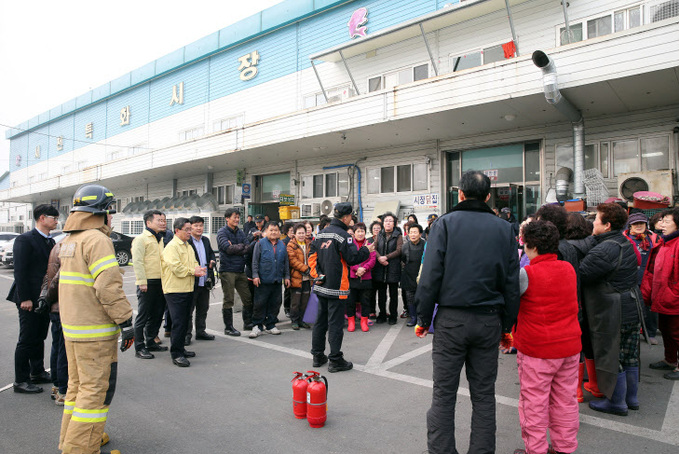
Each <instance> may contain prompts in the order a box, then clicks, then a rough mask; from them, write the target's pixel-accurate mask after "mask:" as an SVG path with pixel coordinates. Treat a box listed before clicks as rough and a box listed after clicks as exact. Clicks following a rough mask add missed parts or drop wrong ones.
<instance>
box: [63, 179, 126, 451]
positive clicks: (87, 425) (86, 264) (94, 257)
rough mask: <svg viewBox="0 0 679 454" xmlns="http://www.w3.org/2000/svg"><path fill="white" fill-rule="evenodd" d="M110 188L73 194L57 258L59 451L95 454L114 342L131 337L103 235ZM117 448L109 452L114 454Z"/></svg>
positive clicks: (111, 383)
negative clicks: (61, 352)
mask: <svg viewBox="0 0 679 454" xmlns="http://www.w3.org/2000/svg"><path fill="white" fill-rule="evenodd" d="M113 203H114V198H113V194H112V193H111V192H110V191H109V190H108V189H106V188H105V187H103V186H99V185H95V184H89V185H85V186H82V187H80V189H78V191H77V192H76V193H75V196H74V200H73V209H72V210H71V215H70V216H69V218H68V220H67V221H66V225H65V226H64V232H67V233H70V235H69V236H68V237H66V238H65V239H64V240H63V242H62V243H61V251H60V252H59V258H60V260H61V274H60V281H59V305H60V307H59V309H60V314H61V322H62V327H63V332H64V340H65V344H66V355H67V357H68V375H69V380H68V392H67V393H66V402H65V404H64V415H63V418H62V423H61V435H60V438H59V449H61V450H62V451H63V452H64V453H83V454H96V453H99V448H100V444H101V443H102V435H103V432H104V426H105V424H106V418H107V415H108V407H109V405H110V404H111V400H112V398H113V394H114V392H115V387H116V379H117V369H118V362H117V361H118V360H117V351H116V348H117V343H118V336H119V335H120V333H121V332H122V343H121V346H120V350H121V351H125V350H127V349H128V348H129V347H130V346H131V345H132V344H133V342H134V328H133V326H132V307H131V306H130V303H129V301H128V300H127V298H126V297H125V293H124V292H123V279H122V276H121V274H120V270H119V268H118V262H117V261H116V257H115V251H114V249H113V243H112V242H111V239H110V236H109V235H110V233H111V228H110V220H111V215H112V214H113V213H115V210H112V209H110V207H111V205H112V204H113ZM116 452H117V451H113V453H116Z"/></svg>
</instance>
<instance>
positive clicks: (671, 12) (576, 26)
mask: <svg viewBox="0 0 679 454" xmlns="http://www.w3.org/2000/svg"><path fill="white" fill-rule="evenodd" d="M651 3H656V4H651ZM646 6H647V7H648V8H646ZM677 16H679V2H677V1H676V0H670V1H666V2H660V3H657V2H648V3H645V4H637V5H634V6H631V7H629V8H624V9H619V10H614V11H609V12H607V13H606V14H602V15H598V16H595V17H589V18H584V19H578V20H574V21H572V22H570V23H569V24H568V25H569V29H570V36H569V35H568V34H567V33H566V27H565V25H564V26H561V27H559V28H558V36H557V41H558V42H559V43H561V45H564V44H568V43H569V42H571V43H576V42H579V41H583V40H585V39H592V38H596V37H597V36H604V35H608V34H610V33H617V32H621V31H623V30H629V29H631V28H635V27H639V26H640V25H642V24H644V23H646V24H650V23H654V22H658V21H661V20H664V19H669V18H672V17H677ZM568 38H570V39H568Z"/></svg>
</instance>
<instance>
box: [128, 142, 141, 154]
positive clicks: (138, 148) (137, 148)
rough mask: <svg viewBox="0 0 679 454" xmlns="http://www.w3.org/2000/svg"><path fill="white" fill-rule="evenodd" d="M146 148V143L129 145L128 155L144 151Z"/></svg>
mask: <svg viewBox="0 0 679 454" xmlns="http://www.w3.org/2000/svg"><path fill="white" fill-rule="evenodd" d="M144 150H145V147H144V144H139V145H135V146H133V147H128V149H127V155H128V156H136V155H138V154H140V153H143V152H144Z"/></svg>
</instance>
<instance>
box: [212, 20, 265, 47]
mask: <svg viewBox="0 0 679 454" xmlns="http://www.w3.org/2000/svg"><path fill="white" fill-rule="evenodd" d="M261 25H262V17H261V15H260V14H255V15H254V16H250V17H246V18H245V19H243V20H241V21H238V22H236V23H235V24H233V25H230V26H228V27H226V28H223V29H221V30H219V47H220V48H221V47H227V46H229V45H230V44H232V43H236V42H238V41H241V40H243V39H245V38H247V37H248V36H250V35H252V34H253V32H254V33H258V32H260V31H261V30H262V29H261Z"/></svg>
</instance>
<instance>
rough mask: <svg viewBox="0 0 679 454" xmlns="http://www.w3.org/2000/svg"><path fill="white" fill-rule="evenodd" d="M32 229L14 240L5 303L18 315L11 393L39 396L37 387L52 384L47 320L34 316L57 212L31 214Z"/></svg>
mask: <svg viewBox="0 0 679 454" xmlns="http://www.w3.org/2000/svg"><path fill="white" fill-rule="evenodd" d="M33 219H35V228H34V229H33V230H31V231H29V232H26V233H24V234H22V235H20V236H18V237H17V238H16V240H14V283H13V284H12V288H10V290H9V294H8V295H7V299H8V300H9V301H12V302H13V303H14V304H16V306H17V309H18V311H19V341H18V342H17V346H16V351H15V353H14V392H17V393H40V392H42V388H41V387H39V386H35V385H36V384H38V383H49V382H51V377H50V375H49V374H48V373H47V372H45V365H44V356H45V338H46V337H47V330H48V328H49V317H48V316H47V315H46V314H45V315H39V314H36V313H35V312H34V308H35V305H36V303H37V301H38V296H40V287H41V286H42V280H43V277H44V276H45V273H46V272H47V261H48V258H49V254H50V251H51V250H52V248H53V247H54V240H53V239H52V238H51V237H50V232H51V231H52V230H54V229H55V228H56V226H57V223H58V222H59V211H58V210H57V209H56V208H54V207H53V206H51V205H38V206H37V207H35V209H34V210H33Z"/></svg>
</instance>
